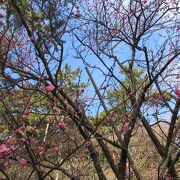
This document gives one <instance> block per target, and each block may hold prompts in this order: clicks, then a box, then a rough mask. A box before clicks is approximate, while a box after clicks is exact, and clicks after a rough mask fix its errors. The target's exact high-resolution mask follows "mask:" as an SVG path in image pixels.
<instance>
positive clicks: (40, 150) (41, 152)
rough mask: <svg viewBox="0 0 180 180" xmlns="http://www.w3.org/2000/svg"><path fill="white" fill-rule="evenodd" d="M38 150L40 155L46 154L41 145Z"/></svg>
mask: <svg viewBox="0 0 180 180" xmlns="http://www.w3.org/2000/svg"><path fill="white" fill-rule="evenodd" d="M36 151H37V154H39V155H40V156H42V155H43V154H44V148H43V147H40V146H39V147H37V149H36Z"/></svg>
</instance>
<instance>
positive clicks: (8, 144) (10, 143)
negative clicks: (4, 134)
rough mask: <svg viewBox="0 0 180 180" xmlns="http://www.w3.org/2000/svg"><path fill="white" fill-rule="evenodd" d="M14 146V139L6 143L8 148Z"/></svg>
mask: <svg viewBox="0 0 180 180" xmlns="http://www.w3.org/2000/svg"><path fill="white" fill-rule="evenodd" d="M13 144H14V142H13V140H12V139H9V140H8V141H7V142H6V145H7V146H11V145H13Z"/></svg>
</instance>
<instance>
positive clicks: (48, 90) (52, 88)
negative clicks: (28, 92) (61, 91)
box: [45, 85, 55, 92]
mask: <svg viewBox="0 0 180 180" xmlns="http://www.w3.org/2000/svg"><path fill="white" fill-rule="evenodd" d="M54 88H55V87H54V86H53V85H49V86H46V87H45V90H46V91H47V92H52V91H53V90H54Z"/></svg>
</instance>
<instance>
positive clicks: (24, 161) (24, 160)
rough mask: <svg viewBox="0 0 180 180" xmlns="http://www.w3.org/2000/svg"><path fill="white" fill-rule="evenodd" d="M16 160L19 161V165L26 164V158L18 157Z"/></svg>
mask: <svg viewBox="0 0 180 180" xmlns="http://www.w3.org/2000/svg"><path fill="white" fill-rule="evenodd" d="M18 162H19V164H21V165H26V164H27V160H26V159H24V158H20V159H19V160H18Z"/></svg>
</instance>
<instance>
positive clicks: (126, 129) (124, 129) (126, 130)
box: [123, 123, 131, 133]
mask: <svg viewBox="0 0 180 180" xmlns="http://www.w3.org/2000/svg"><path fill="white" fill-rule="evenodd" d="M129 131H131V127H129V123H125V124H124V126H123V132H124V133H127V132H129Z"/></svg>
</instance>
